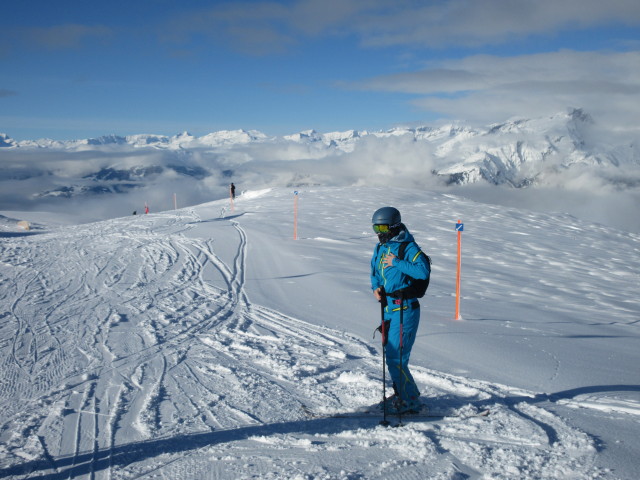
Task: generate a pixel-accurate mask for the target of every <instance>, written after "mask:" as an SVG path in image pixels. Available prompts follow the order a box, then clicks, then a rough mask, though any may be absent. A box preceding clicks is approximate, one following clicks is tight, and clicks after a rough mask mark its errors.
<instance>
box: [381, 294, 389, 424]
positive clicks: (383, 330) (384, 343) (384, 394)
mask: <svg viewBox="0 0 640 480" xmlns="http://www.w3.org/2000/svg"><path fill="white" fill-rule="evenodd" d="M386 307H387V294H386V292H385V291H384V287H380V333H382V421H381V422H380V425H384V426H385V427H386V426H388V425H389V422H388V420H387V363H386V362H387V330H386V324H385V322H384V309H385V308H386Z"/></svg>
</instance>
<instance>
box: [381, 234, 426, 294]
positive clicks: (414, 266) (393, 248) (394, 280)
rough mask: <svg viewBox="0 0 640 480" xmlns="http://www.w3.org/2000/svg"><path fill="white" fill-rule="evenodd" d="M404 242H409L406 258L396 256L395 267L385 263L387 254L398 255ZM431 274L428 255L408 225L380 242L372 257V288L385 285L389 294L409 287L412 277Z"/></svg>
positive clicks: (419, 277)
mask: <svg viewBox="0 0 640 480" xmlns="http://www.w3.org/2000/svg"><path fill="white" fill-rule="evenodd" d="M403 227H404V226H403ZM404 242H408V243H407V246H406V249H405V252H404V259H403V260H400V259H399V258H395V259H394V260H393V267H388V266H387V265H385V263H384V261H385V258H386V257H387V255H389V254H390V253H393V254H394V255H395V256H396V257H397V256H398V251H399V249H400V244H401V243H404ZM430 274H431V267H430V266H429V262H428V260H427V257H426V255H425V254H424V253H423V252H422V250H421V249H420V247H419V246H418V244H417V243H416V242H415V240H414V239H413V235H411V233H409V231H408V230H407V228H406V227H404V229H403V230H401V231H400V233H399V234H398V235H396V236H395V237H393V238H392V239H391V240H389V241H388V242H387V243H385V244H381V243H378V245H377V246H376V248H375V250H374V252H373V257H372V258H371V289H372V290H375V289H377V288H378V287H384V289H385V292H387V294H389V293H392V292H395V291H396V290H399V289H401V288H404V287H408V286H409V285H410V284H411V278H418V279H427V278H428V277H429V275H430Z"/></svg>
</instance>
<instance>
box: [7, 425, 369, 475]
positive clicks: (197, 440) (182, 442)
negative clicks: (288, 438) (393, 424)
mask: <svg viewBox="0 0 640 480" xmlns="http://www.w3.org/2000/svg"><path fill="white" fill-rule="evenodd" d="M356 421H357V422H359V424H358V428H367V423H369V424H370V425H369V426H370V428H375V427H376V426H377V422H364V421H363V419H354V418H344V419H342V418H340V419H338V418H317V419H310V420H296V421H291V422H283V423H273V424H263V425H250V426H245V427H238V428H230V429H225V430H216V431H212V432H203V433H192V434H185V435H178V436H175V437H171V438H159V439H154V440H145V441H140V442H133V443H127V444H123V445H118V446H115V447H113V448H105V449H98V450H95V451H86V452H81V453H79V454H78V455H66V456H61V457H55V458H54V457H50V456H49V457H46V458H40V459H37V460H32V461H29V462H26V463H23V464H20V465H14V466H11V467H6V468H1V469H0V478H5V477H10V476H18V475H33V474H36V476H37V478H39V479H41V480H63V479H68V478H78V477H80V476H83V475H93V474H95V473H96V472H100V471H102V470H105V469H108V468H114V467H118V466H125V465H130V464H132V463H136V462H141V461H144V460H146V459H149V458H153V457H156V456H158V455H161V454H172V453H174V454H175V453H182V452H188V451H191V450H196V449H198V448H203V447H211V446H214V445H218V444H223V443H228V442H234V441H239V440H245V439H247V438H249V437H252V436H269V435H278V434H288V433H296V432H299V433H304V434H309V433H312V434H316V433H320V434H336V433H340V432H342V431H344V430H345V429H347V428H349V429H352V428H353V423H354V422H356ZM52 470H54V471H53V472H52ZM38 472H42V473H44V472H49V473H44V474H43V475H37V474H38Z"/></svg>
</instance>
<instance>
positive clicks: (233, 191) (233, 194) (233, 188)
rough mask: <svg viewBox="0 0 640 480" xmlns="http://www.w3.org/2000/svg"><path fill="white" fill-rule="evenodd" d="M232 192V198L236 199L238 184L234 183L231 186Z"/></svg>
mask: <svg viewBox="0 0 640 480" xmlns="http://www.w3.org/2000/svg"><path fill="white" fill-rule="evenodd" d="M229 189H230V192H231V200H235V198H236V186H235V185H234V184H233V183H232V184H231V185H230V186H229Z"/></svg>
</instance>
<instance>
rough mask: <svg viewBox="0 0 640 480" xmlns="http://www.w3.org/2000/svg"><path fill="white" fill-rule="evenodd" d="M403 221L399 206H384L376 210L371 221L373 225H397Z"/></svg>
mask: <svg viewBox="0 0 640 480" xmlns="http://www.w3.org/2000/svg"><path fill="white" fill-rule="evenodd" d="M401 221H402V219H401V217H400V212H399V211H398V209H397V208H393V207H382V208H379V209H378V210H376V211H375V213H374V214H373V217H371V223H372V224H373V225H389V226H390V227H391V226H393V225H397V224H398V223H400V222H401Z"/></svg>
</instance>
